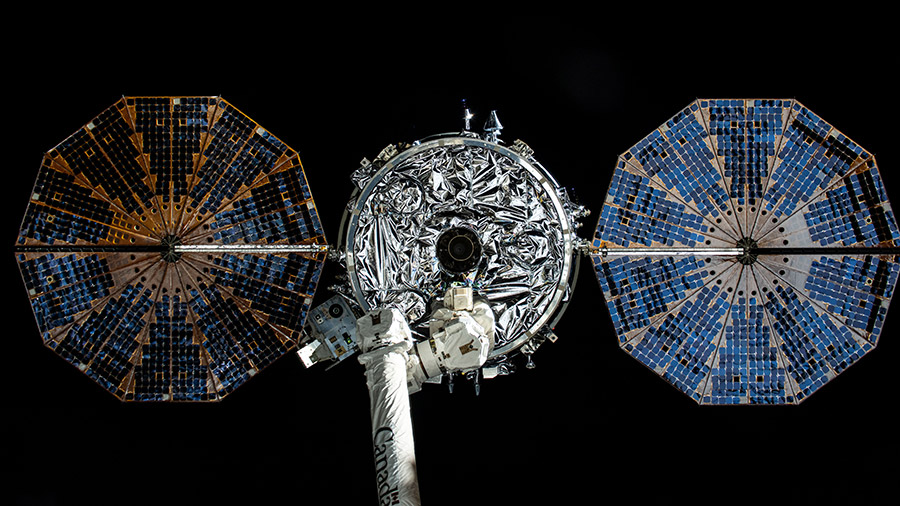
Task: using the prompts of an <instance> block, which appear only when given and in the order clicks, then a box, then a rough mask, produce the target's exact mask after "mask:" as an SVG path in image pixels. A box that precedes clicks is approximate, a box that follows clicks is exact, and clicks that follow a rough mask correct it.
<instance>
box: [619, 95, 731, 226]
mask: <svg viewBox="0 0 900 506" xmlns="http://www.w3.org/2000/svg"><path fill="white" fill-rule="evenodd" d="M665 126H666V129H665V131H662V130H661V129H660V130H655V131H653V132H652V133H651V134H650V135H648V136H647V137H645V138H644V139H642V140H641V141H640V142H638V143H637V144H635V145H634V146H633V147H632V148H631V149H629V150H628V152H627V153H626V154H625V155H624V157H623V158H624V159H625V160H626V161H629V160H632V159H633V160H634V161H636V162H637V163H638V164H640V167H641V169H642V170H643V172H644V173H646V174H647V176H649V177H651V178H654V179H657V180H659V181H660V182H662V184H663V185H664V186H665V188H667V189H668V190H670V191H674V192H675V193H677V194H678V195H680V196H681V199H683V201H684V202H686V203H689V204H692V205H693V206H695V207H696V208H697V210H698V211H700V213H701V214H702V215H703V216H712V217H717V216H719V215H720V213H724V212H725V211H727V210H728V194H727V193H726V192H725V190H724V188H722V186H721V183H720V181H721V179H722V176H721V175H720V174H719V172H718V170H716V168H715V162H714V160H713V154H712V151H710V149H709V147H708V146H707V144H706V141H705V139H706V137H707V133H706V129H705V128H704V126H703V125H702V124H701V123H700V121H699V120H698V119H697V117H696V116H695V115H694V114H693V113H692V112H691V110H690V108H688V109H685V110H684V111H682V112H681V113H679V114H677V115H675V117H673V118H672V119H670V120H669V121H668V122H667V123H666V125H665Z"/></svg>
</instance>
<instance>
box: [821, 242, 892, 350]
mask: <svg viewBox="0 0 900 506" xmlns="http://www.w3.org/2000/svg"><path fill="white" fill-rule="evenodd" d="M898 272H900V265H898V264H896V263H894V262H890V261H887V260H885V259H882V258H879V257H875V256H864V257H860V258H855V257H848V256H844V257H841V258H839V259H838V258H830V257H825V256H823V257H821V258H820V259H819V260H817V261H813V263H812V266H811V267H810V271H809V276H808V277H807V279H806V284H805V286H804V288H805V289H806V290H807V291H808V293H809V297H810V298H811V299H812V300H815V301H818V302H819V303H820V304H822V305H823V307H825V309H827V310H828V311H829V312H830V313H831V314H833V315H835V316H837V317H840V318H841V321H842V322H843V323H844V324H845V325H847V326H849V327H852V328H855V329H859V330H861V331H863V332H864V333H865V335H866V336H867V337H868V338H869V340H870V341H872V342H873V343H874V342H876V341H877V339H878V335H879V334H880V333H881V326H882V324H883V323H884V318H885V316H886V315H887V304H888V301H889V300H890V297H891V295H893V287H894V285H895V284H896V282H897V274H898Z"/></svg>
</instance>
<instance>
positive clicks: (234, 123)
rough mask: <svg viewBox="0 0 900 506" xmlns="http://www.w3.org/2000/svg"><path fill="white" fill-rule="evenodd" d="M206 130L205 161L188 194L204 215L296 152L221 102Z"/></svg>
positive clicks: (227, 104) (217, 207)
mask: <svg viewBox="0 0 900 506" xmlns="http://www.w3.org/2000/svg"><path fill="white" fill-rule="evenodd" d="M216 114H217V118H216V120H215V122H214V123H213V124H212V125H211V126H210V128H209V141H208V142H207V145H206V147H205V148H204V150H203V159H204V162H203V163H202V164H201V165H200V167H199V168H198V169H197V178H195V183H194V186H193V188H191V190H190V193H189V195H188V196H189V198H190V201H191V206H192V207H194V208H198V209H200V210H201V211H202V212H204V213H210V212H216V211H218V210H219V208H220V207H221V206H222V205H223V203H225V202H226V201H228V200H229V199H232V198H235V197H236V196H238V195H239V193H240V191H241V190H242V189H244V188H246V187H248V186H251V185H252V184H253V182H254V181H256V179H257V178H258V177H260V175H266V174H269V173H270V172H271V171H272V170H273V169H275V168H276V167H277V166H279V165H280V164H281V163H282V158H283V157H291V156H294V155H295V153H294V152H293V151H292V150H291V149H290V148H289V147H288V146H287V145H286V144H284V143H283V142H281V141H280V140H278V139H277V138H276V137H275V136H273V135H272V134H270V133H269V132H267V131H265V130H264V129H262V128H260V127H259V126H258V125H257V124H256V123H254V122H253V120H251V119H250V118H248V117H247V116H245V115H244V114H242V113H241V112H240V111H238V110H237V109H235V108H234V107H233V106H231V104H229V103H227V102H225V101H224V100H220V101H219V105H218V109H217V112H216Z"/></svg>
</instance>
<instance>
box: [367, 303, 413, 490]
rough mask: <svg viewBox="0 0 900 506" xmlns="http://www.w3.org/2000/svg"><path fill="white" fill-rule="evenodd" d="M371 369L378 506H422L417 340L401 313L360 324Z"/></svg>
mask: <svg viewBox="0 0 900 506" xmlns="http://www.w3.org/2000/svg"><path fill="white" fill-rule="evenodd" d="M357 329H358V334H357V335H358V336H359V338H360V340H361V347H362V350H363V351H364V353H363V354H362V355H360V357H359V362H360V363H361V364H363V365H364V366H365V367H366V383H367V385H368V387H369V401H370V402H369V407H370V410H371V413H372V445H373V449H374V452H375V479H376V483H377V485H378V504H379V505H382V506H389V505H401V506H418V505H419V504H420V500H419V483H418V478H417V476H416V454H415V445H414V444H413V433H412V420H411V419H410V414H409V390H408V389H407V386H406V374H407V373H406V370H407V361H408V360H409V356H408V354H407V352H408V351H409V349H410V348H411V347H412V336H411V334H410V332H409V326H408V325H407V323H406V319H405V318H404V317H403V315H402V314H401V313H400V312H399V311H397V310H396V309H393V310H391V309H376V310H374V311H370V312H369V313H367V314H366V315H365V316H363V317H362V318H360V319H359V320H358V321H357Z"/></svg>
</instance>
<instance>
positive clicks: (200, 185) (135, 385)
mask: <svg viewBox="0 0 900 506" xmlns="http://www.w3.org/2000/svg"><path fill="white" fill-rule="evenodd" d="M270 243H279V244H282V245H286V246H289V247H290V246H295V245H310V244H314V245H324V244H325V238H324V235H323V229H322V226H321V223H320V222H319V217H318V213H317V210H316V206H315V204H314V202H313V200H312V195H311V193H310V190H309V186H308V184H307V182H306V176H305V174H304V173H303V167H302V165H301V164H300V160H299V158H298V157H297V153H296V152H295V151H294V150H293V149H291V148H290V147H288V146H287V145H286V144H285V143H284V142H282V141H281V140H279V139H278V138H276V137H274V136H273V135H272V134H271V133H269V132H268V131H267V130H265V129H264V128H262V127H261V126H260V125H258V124H257V123H256V122H254V121H253V120H251V119H250V118H248V117H247V116H246V115H244V114H243V113H242V112H240V111H239V110H238V109H236V108H235V107H234V106H232V105H231V104H230V103H228V102H227V101H225V100H223V99H221V98H220V97H202V96H201V97H123V98H122V99H121V100H119V101H118V102H116V103H115V104H113V105H112V106H111V107H109V108H108V109H106V110H105V111H103V112H101V113H100V114H99V115H98V116H96V117H95V118H94V119H93V120H91V121H90V122H89V123H88V124H87V125H85V126H84V127H82V128H81V129H79V130H78V131H76V132H75V133H74V134H72V135H71V136H69V137H68V138H66V139H65V140H64V141H63V142H61V143H60V144H59V145H57V146H56V147H54V148H53V149H51V150H50V151H48V152H47V154H46V155H45V156H44V160H43V163H42V164H41V167H40V170H39V171H38V174H37V180H36V183H35V186H34V190H33V192H32V196H31V200H30V202H29V204H28V207H27V209H26V211H25V217H24V219H23V221H22V226H21V229H20V232H19V237H18V239H17V243H16V248H17V260H18V262H19V266H20V270H21V272H22V278H23V281H24V284H25V286H26V290H27V291H28V296H29V300H30V302H31V307H32V309H33V312H34V315H35V320H36V323H37V327H38V329H39V331H40V333H41V335H42V337H43V340H44V343H45V344H46V345H47V347H49V348H50V349H52V350H54V351H55V352H56V353H58V354H59V355H61V356H62V357H63V358H65V359H66V360H68V361H69V362H70V363H72V364H73V365H74V366H75V367H77V368H78V369H80V370H81V371H82V372H84V373H85V374H86V375H88V376H89V377H91V378H92V379H94V380H95V381H96V382H97V383H98V384H99V385H100V386H101V387H103V388H104V389H106V390H108V391H109V392H111V393H113V394H114V395H116V396H117V397H119V398H120V399H123V400H135V401H209V400H219V399H221V398H222V397H224V396H225V395H227V394H228V393H230V392H231V391H233V390H234V389H235V388H237V387H238V386H240V385H241V384H242V383H243V382H244V381H246V380H247V379H249V378H250V377H252V376H254V375H255V374H256V373H258V372H259V371H261V370H262V369H263V368H265V367H266V366H268V365H269V364H271V363H272V362H273V361H274V360H275V359H277V358H278V357H280V356H281V355H283V354H284V353H285V352H287V351H289V350H291V349H292V348H294V347H295V346H296V343H297V341H298V339H299V331H300V329H301V328H302V326H303V322H304V319H305V317H306V314H307V311H308V310H309V304H310V303H311V301H312V296H313V294H314V293H315V289H316V285H317V282H318V278H319V273H320V271H321V267H322V264H323V262H324V253H323V252H311V251H308V250H304V251H299V250H298V251H296V252H287V253H277V254H267V253H265V252H262V253H259V252H253V251H248V252H245V253H239V254H238V253H228V252H219V251H217V250H216V249H215V248H216V247H220V246H229V245H232V244H242V245H255V244H262V245H264V244H270ZM189 246H203V247H207V248H213V249H212V250H211V251H207V252H203V253H200V252H194V251H190V250H186V249H182V248H183V247H189Z"/></svg>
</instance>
